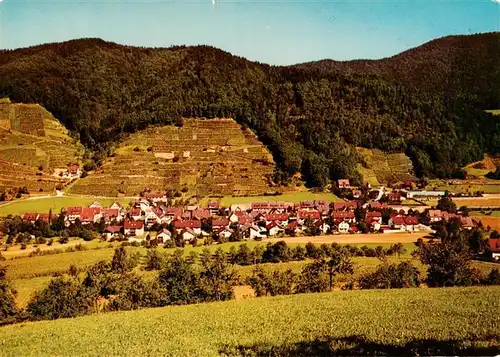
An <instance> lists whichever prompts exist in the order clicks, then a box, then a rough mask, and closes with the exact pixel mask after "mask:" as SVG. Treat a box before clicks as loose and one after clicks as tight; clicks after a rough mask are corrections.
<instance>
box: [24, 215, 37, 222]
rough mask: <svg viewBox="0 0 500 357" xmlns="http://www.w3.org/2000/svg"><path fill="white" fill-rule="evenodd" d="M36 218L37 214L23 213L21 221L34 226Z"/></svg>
mask: <svg viewBox="0 0 500 357" xmlns="http://www.w3.org/2000/svg"><path fill="white" fill-rule="evenodd" d="M37 218H38V213H25V214H24V215H23V221H26V222H30V223H31V224H34V223H35V222H36V220H37Z"/></svg>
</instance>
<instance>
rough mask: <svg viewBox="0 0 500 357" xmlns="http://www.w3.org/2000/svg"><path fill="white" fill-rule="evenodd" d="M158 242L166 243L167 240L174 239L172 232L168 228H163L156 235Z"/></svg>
mask: <svg viewBox="0 0 500 357" xmlns="http://www.w3.org/2000/svg"><path fill="white" fill-rule="evenodd" d="M156 239H157V240H158V242H161V243H165V242H166V241H167V240H170V239H172V233H170V231H169V230H168V229H163V230H162V231H161V232H160V233H158V234H157V235H156Z"/></svg>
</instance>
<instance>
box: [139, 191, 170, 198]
mask: <svg viewBox="0 0 500 357" xmlns="http://www.w3.org/2000/svg"><path fill="white" fill-rule="evenodd" d="M143 196H144V198H163V197H166V195H165V194H164V193H161V192H146V193H144V195H143Z"/></svg>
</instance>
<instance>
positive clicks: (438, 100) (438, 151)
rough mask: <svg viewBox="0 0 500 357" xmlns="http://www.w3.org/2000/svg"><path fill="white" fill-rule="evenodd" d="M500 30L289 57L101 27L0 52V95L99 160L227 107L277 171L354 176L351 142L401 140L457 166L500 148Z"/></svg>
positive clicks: (437, 168) (436, 164) (420, 166)
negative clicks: (63, 129) (106, 37)
mask: <svg viewBox="0 0 500 357" xmlns="http://www.w3.org/2000/svg"><path fill="white" fill-rule="evenodd" d="M499 63H500V33H489V34H480V35H472V36H453V37H446V38H442V39H438V40H434V41H431V42H429V43H427V44H425V45H423V46H420V47H417V48H415V49H412V50H409V51H407V52H404V53H402V54H399V55H397V56H394V57H392V58H388V59H383V60H374V61H349V62H335V61H330V60H325V61H318V62H313V63H306V64H301V65H296V66H286V67H278V66H270V65H266V64H262V63H257V62H251V61H248V60H246V59H244V58H240V57H237V56H233V55H231V54H229V53H227V52H224V51H221V50H219V49H216V48H213V47H208V46H195V47H172V48H167V49H165V48H139V47H128V46H121V45H118V44H114V43H110V42H105V41H103V40H99V39H82V40H73V41H68V42H64V43H56V44H47V45H41V46H36V47H31V48H25V49H19V50H13V51H2V52H0V96H6V97H10V98H11V100H13V101H17V102H25V103H40V104H41V105H43V106H44V107H45V108H47V109H48V110H49V111H51V112H52V113H53V114H54V115H55V116H56V118H58V119H59V120H61V121H62V122H63V123H64V124H65V125H66V126H67V127H68V128H69V129H70V130H72V131H73V132H74V133H75V135H77V136H78V137H79V139H80V140H81V141H82V143H83V144H84V145H86V146H87V147H88V148H89V149H91V150H92V151H93V152H94V159H95V161H96V162H97V163H98V164H99V163H100V162H102V160H103V159H104V158H105V156H106V154H108V153H109V152H110V150H111V148H112V146H113V143H115V142H116V141H117V140H118V139H119V138H120V137H121V136H123V135H126V134H127V133H131V132H134V131H137V130H140V129H144V128H146V127H147V126H149V125H159V124H177V125H181V120H180V119H181V118H182V117H184V116H189V117H206V118H211V117H221V116H224V117H233V118H235V119H236V120H237V121H238V122H239V123H240V124H243V125H246V126H248V127H249V128H251V129H253V130H254V131H255V132H256V133H257V135H258V136H259V138H260V139H261V140H262V141H263V142H264V143H265V144H266V145H267V146H268V147H269V148H270V149H271V151H272V152H273V155H274V158H275V161H276V163H277V165H278V169H277V172H276V180H277V181H279V182H284V181H286V180H287V179H288V178H289V177H290V176H291V175H292V174H294V173H295V172H297V171H300V172H301V173H302V175H303V177H304V178H305V179H306V180H307V182H308V183H309V184H310V185H312V186H323V185H325V184H327V183H328V182H329V181H330V180H332V179H337V178H342V177H350V178H356V177H357V173H356V171H355V165H356V163H357V162H359V160H360V158H359V157H358V155H357V154H356V151H355V150H354V147H355V146H363V147H367V148H379V149H382V150H385V151H389V152H405V153H406V154H408V155H409V156H410V158H411V159H412V161H413V163H414V166H415V170H416V173H417V175H419V176H425V177H442V178H444V177H454V176H456V175H460V168H461V167H462V166H463V165H464V164H466V163H469V162H472V161H475V160H477V159H480V158H481V157H482V154H483V153H485V152H488V153H493V154H494V153H499V152H500V123H499V120H498V117H495V116H493V115H491V114H487V113H485V112H484V110H485V109H496V108H500V66H499V65H498V64H499Z"/></svg>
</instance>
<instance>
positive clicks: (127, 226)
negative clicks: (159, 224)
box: [123, 221, 144, 237]
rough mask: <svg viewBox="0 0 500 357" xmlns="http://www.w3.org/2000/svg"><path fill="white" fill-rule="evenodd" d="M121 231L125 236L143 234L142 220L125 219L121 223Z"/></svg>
mask: <svg viewBox="0 0 500 357" xmlns="http://www.w3.org/2000/svg"><path fill="white" fill-rule="evenodd" d="M123 233H124V234H125V235H127V236H133V237H134V236H135V237H137V236H143V235H144V224H143V223H142V222H136V221H127V222H124V223H123Z"/></svg>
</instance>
